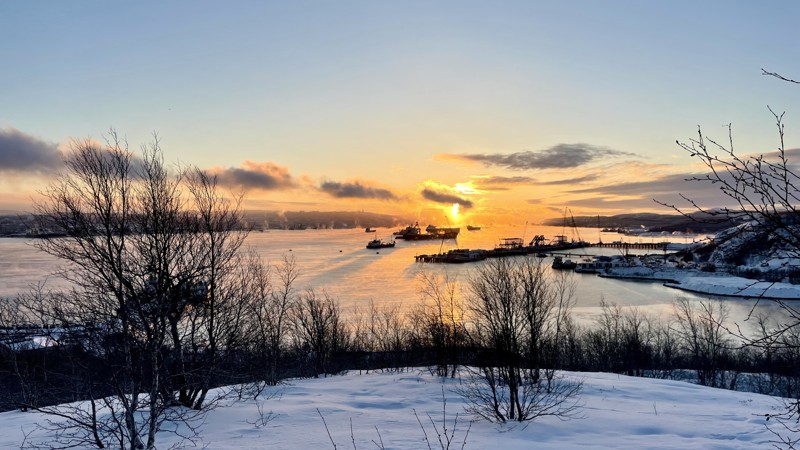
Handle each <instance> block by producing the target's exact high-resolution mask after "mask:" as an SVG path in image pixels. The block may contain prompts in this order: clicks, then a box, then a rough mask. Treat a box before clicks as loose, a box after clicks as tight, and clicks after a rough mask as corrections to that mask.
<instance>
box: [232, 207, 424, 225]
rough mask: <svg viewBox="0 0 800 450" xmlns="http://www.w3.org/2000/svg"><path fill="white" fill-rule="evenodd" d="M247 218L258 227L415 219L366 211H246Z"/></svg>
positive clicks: (369, 222) (390, 222) (373, 222)
mask: <svg viewBox="0 0 800 450" xmlns="http://www.w3.org/2000/svg"><path fill="white" fill-rule="evenodd" d="M244 219H245V221H246V222H247V224H248V225H250V226H252V227H254V228H256V229H302V228H363V227H372V228H375V227H395V226H398V225H401V224H408V223H411V222H412V220H410V219H408V218H404V217H401V216H394V215H387V214H377V213H370V212H364V211H246V212H245V213H244Z"/></svg>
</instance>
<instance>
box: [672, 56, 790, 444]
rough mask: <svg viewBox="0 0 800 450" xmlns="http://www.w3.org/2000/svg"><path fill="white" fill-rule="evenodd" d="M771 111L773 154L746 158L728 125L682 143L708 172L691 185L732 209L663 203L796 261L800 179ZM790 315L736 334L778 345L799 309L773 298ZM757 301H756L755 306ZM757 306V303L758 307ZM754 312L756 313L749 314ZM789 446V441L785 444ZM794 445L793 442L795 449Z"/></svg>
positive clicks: (757, 343)
mask: <svg viewBox="0 0 800 450" xmlns="http://www.w3.org/2000/svg"><path fill="white" fill-rule="evenodd" d="M762 74H763V75H765V76H769V77H774V78H776V79H779V80H781V81H784V82H788V83H792V84H797V83H798V82H797V81H796V80H794V79H791V78H788V77H785V76H783V75H780V74H778V73H775V72H770V71H767V70H764V69H762ZM768 109H769V112H770V113H771V114H772V116H773V117H774V118H775V125H776V128H777V137H778V140H777V141H778V142H777V143H778V146H777V149H776V151H775V152H773V153H771V154H766V155H764V154H758V155H749V156H748V155H742V154H741V153H739V152H738V151H736V150H735V148H734V140H733V132H732V127H731V126H730V125H728V135H727V139H726V140H724V141H719V140H714V139H711V138H709V137H707V136H706V135H705V134H704V133H703V131H702V129H700V128H699V127H698V131H697V137H696V138H694V139H690V140H689V141H688V142H681V141H678V142H677V144H678V146H679V147H680V148H682V149H683V150H685V151H686V152H688V153H689V155H690V156H691V157H693V158H695V159H696V160H698V161H699V162H700V163H702V164H703V165H704V166H705V167H706V169H707V170H708V172H707V173H706V174H705V175H702V176H697V177H692V178H689V179H688V181H690V182H694V183H700V184H706V185H712V186H715V187H717V188H719V190H720V192H722V194H723V195H724V196H725V197H726V198H727V199H728V200H729V201H730V203H731V205H730V206H727V207H723V208H720V209H711V208H706V207H704V206H703V205H700V204H699V203H698V202H697V201H695V200H694V199H692V198H690V197H689V196H686V195H683V194H682V195H681V197H682V198H683V199H684V200H685V201H686V203H687V204H688V207H682V206H678V205H674V204H669V203H665V202H659V203H661V204H663V205H666V206H668V207H670V208H673V209H675V210H676V211H678V212H680V213H682V214H686V212H687V211H692V210H694V211H700V212H703V213H705V214H707V215H708V217H710V218H711V220H715V219H722V220H724V219H736V220H741V221H745V224H744V225H743V226H742V227H741V231H743V232H746V233H750V234H752V235H754V236H756V237H758V236H762V237H764V238H769V239H773V240H775V241H776V242H777V243H779V244H780V248H781V250H782V251H783V252H784V253H785V254H787V255H789V256H791V257H794V258H797V257H800V220H798V217H800V210H798V203H800V201H799V200H800V193H799V191H798V182H799V181H800V175H799V174H798V173H797V171H796V166H795V164H794V163H793V162H792V161H791V159H790V155H791V152H790V151H788V150H787V149H786V145H785V127H784V123H783V116H784V113H780V114H779V113H777V112H775V111H774V110H773V109H772V108H769V107H768ZM775 302H776V303H777V304H778V306H779V307H780V308H781V310H782V311H783V312H784V313H785V315H786V320H784V321H782V322H781V325H780V326H776V327H773V328H771V329H770V333H771V334H769V335H763V336H761V337H760V338H759V339H751V338H750V337H748V336H745V335H743V333H741V332H738V334H739V337H740V338H742V339H744V340H745V342H747V343H748V344H750V345H754V346H759V347H764V346H769V345H771V343H773V342H776V341H780V340H781V337H782V336H784V335H786V334H787V333H793V332H794V330H796V329H797V328H798V327H800V309H798V308H797V306H796V305H793V304H791V303H789V302H785V301H782V300H775ZM757 303H758V300H757V301H756V304H757ZM753 308H755V305H754V307H753ZM751 312H752V310H751ZM799 406H800V400H798V399H797V398H795V399H794V400H790V401H788V402H787V405H786V409H787V411H788V412H789V415H790V416H792V417H794V418H796V417H797V416H796V415H794V414H795V413H794V412H795V411H799V410H800V408H799ZM784 444H785V443H784ZM792 445H794V443H791V444H790V445H789V446H790V447H791V446H792Z"/></svg>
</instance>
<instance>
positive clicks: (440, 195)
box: [422, 187, 473, 208]
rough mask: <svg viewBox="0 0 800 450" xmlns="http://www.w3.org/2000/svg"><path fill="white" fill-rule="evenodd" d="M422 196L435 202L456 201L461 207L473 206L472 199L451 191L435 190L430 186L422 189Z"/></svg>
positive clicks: (450, 202)
mask: <svg viewBox="0 0 800 450" xmlns="http://www.w3.org/2000/svg"><path fill="white" fill-rule="evenodd" d="M422 197H423V198H425V199H427V200H430V201H432V202H436V203H445V204H451V205H452V204H453V203H458V204H459V205H461V207H462V208H472V206H473V203H472V200H469V199H466V198H463V197H461V196H459V195H456V194H453V193H449V192H442V191H437V190H434V189H433V188H430V187H427V188H425V189H423V190H422Z"/></svg>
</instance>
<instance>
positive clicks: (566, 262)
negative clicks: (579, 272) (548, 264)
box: [552, 256, 578, 270]
mask: <svg viewBox="0 0 800 450" xmlns="http://www.w3.org/2000/svg"><path fill="white" fill-rule="evenodd" d="M577 266H578V263H576V262H575V261H572V260H571V259H563V260H562V259H561V257H560V256H556V257H554V258H553V265H552V267H553V269H556V270H574V269H575V267H577Z"/></svg>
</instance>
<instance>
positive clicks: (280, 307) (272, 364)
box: [244, 253, 300, 391]
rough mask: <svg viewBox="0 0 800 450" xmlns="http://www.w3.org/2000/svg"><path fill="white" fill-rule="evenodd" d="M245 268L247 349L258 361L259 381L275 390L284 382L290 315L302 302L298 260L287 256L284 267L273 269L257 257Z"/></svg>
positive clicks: (250, 257) (276, 266) (274, 266)
mask: <svg viewBox="0 0 800 450" xmlns="http://www.w3.org/2000/svg"><path fill="white" fill-rule="evenodd" d="M245 267H246V268H245V270H246V271H247V272H248V274H247V277H246V278H244V280H246V282H247V292H246V295H247V296H249V297H250V300H249V301H248V312H247V314H248V317H247V319H246V323H247V330H246V336H247V342H248V347H247V348H248V349H249V351H251V352H252V353H253V355H254V357H256V358H257V359H258V362H257V364H256V367H257V370H258V371H259V372H260V375H256V378H258V379H261V381H263V382H264V383H265V384H266V385H269V386H275V385H277V384H278V383H279V381H280V379H281V376H282V373H281V363H282V362H283V358H284V355H285V353H286V351H287V347H288V346H289V342H288V339H289V337H290V331H291V330H290V328H291V323H290V319H291V316H290V313H291V311H294V310H295V309H296V308H297V304H298V302H299V301H300V297H299V293H298V292H297V290H296V287H295V284H296V280H297V277H298V276H299V275H300V271H299V269H298V267H297V263H296V262H295V260H294V257H288V256H285V257H284V258H283V260H282V261H281V262H280V263H277V264H275V265H269V264H266V263H264V262H263V261H262V260H261V257H260V256H259V255H257V254H255V253H251V254H250V255H249V258H248V262H247V264H246V265H245ZM257 391H260V389H258V390H257Z"/></svg>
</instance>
